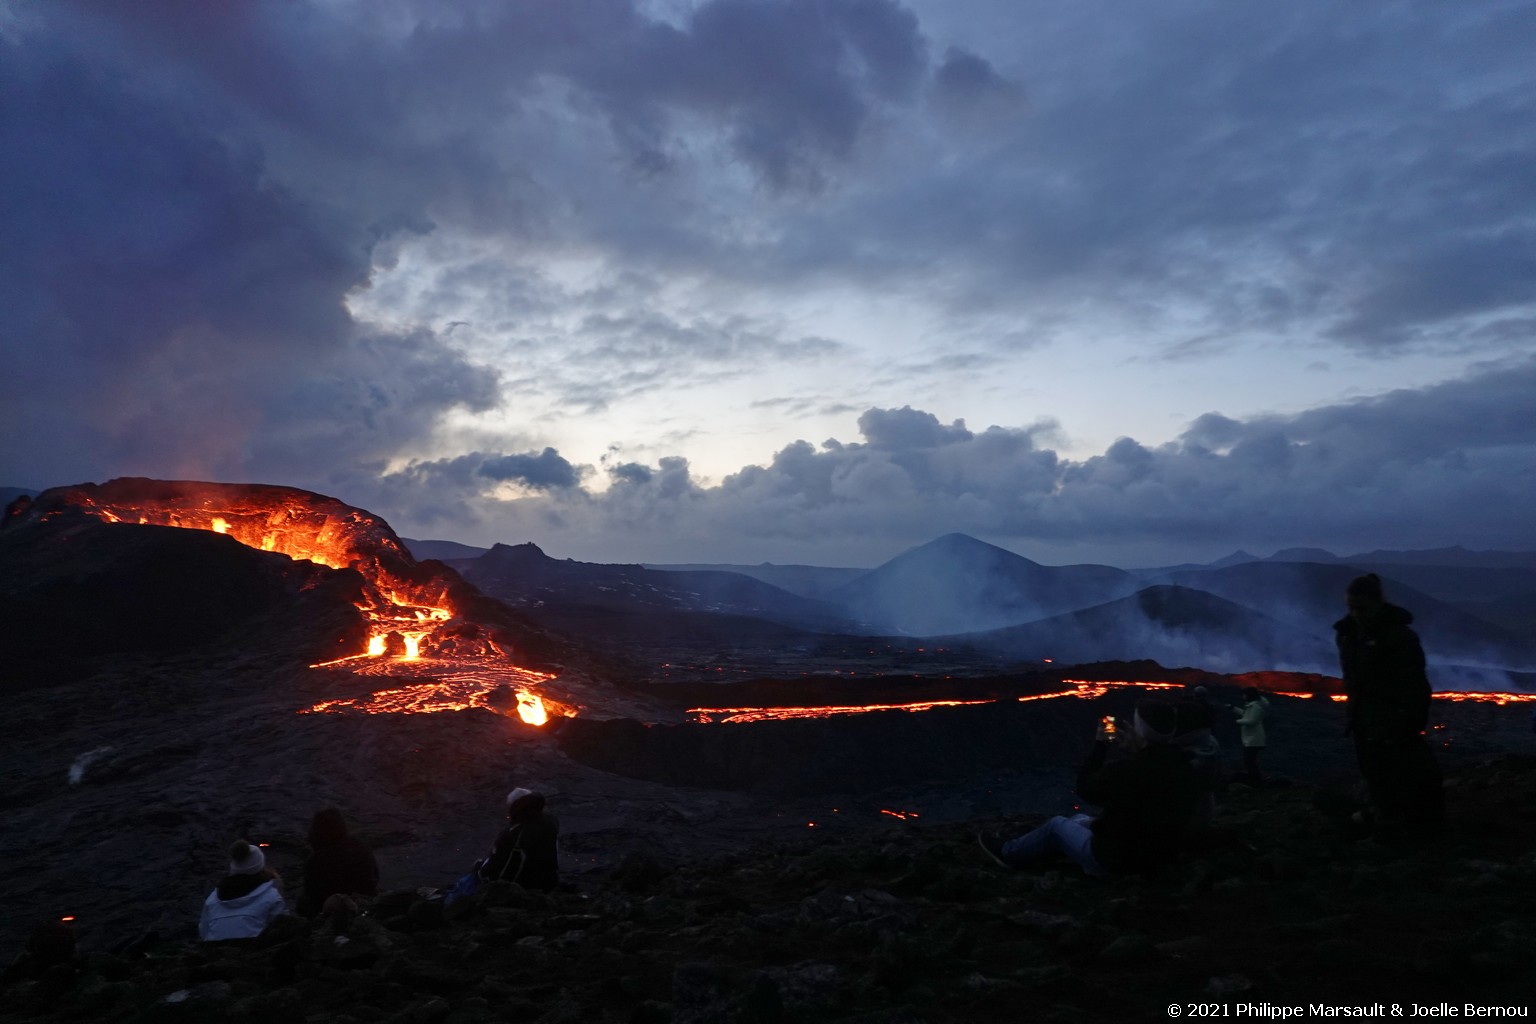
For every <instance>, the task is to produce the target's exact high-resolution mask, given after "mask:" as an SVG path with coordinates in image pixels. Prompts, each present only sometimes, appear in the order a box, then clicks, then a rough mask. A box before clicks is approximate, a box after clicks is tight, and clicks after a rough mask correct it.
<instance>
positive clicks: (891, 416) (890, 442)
mask: <svg viewBox="0 0 1536 1024" xmlns="http://www.w3.org/2000/svg"><path fill="white" fill-rule="evenodd" d="M859 433H861V434H863V435H864V437H865V438H866V439H867V440H868V441H869V443H870V445H871V446H873V447H875V448H890V449H895V450H901V449H907V448H938V447H940V446H942V445H946V444H956V443H958V442H961V441H969V440H970V439H971V438H972V437H974V436H975V435H974V434H972V433H971V432H970V431H969V430H966V429H965V421H964V420H956V421H955V422H953V423H951V424H950V425H949V426H945V425H944V424H942V423H940V422H939V418H938V417H937V416H935V415H934V414H933V413H931V412H923V411H921V410H918V409H914V408H912V407H911V406H903V407H902V408H900V409H870V410H868V411H867V412H865V413H864V415H862V416H860V417H859Z"/></svg>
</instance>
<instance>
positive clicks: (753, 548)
mask: <svg viewBox="0 0 1536 1024" xmlns="http://www.w3.org/2000/svg"><path fill="white" fill-rule="evenodd" d="M1533 392H1536V360H1530V359H1527V360H1525V361H1521V362H1516V363H1511V364H1506V365H1499V366H1490V367H1485V368H1483V369H1482V370H1481V371H1479V372H1477V373H1474V374H1471V375H1469V376H1467V377H1465V378H1462V379H1458V380H1454V381H1450V382H1447V383H1445V384H1441V385H1437V386H1435V387H1431V388H1426V389H1422V390H1418V391H1406V390H1405V391H1395V392H1391V393H1389V394H1386V395H1383V396H1380V397H1376V398H1372V399H1366V400H1359V401H1354V402H1349V403H1345V404H1341V405H1336V406H1329V407H1325V408H1319V409H1314V410H1310V411H1308V412H1305V413H1301V414H1297V415H1292V416H1270V417H1264V418H1258V419H1251V420H1247V421H1238V420H1235V419H1230V418H1228V417H1224V416H1221V415H1219V414H1214V413H1212V414H1208V415H1206V416H1202V417H1200V418H1199V419H1198V420H1196V421H1195V422H1194V423H1192V424H1191V425H1190V426H1189V428H1188V429H1187V430H1186V431H1185V432H1184V433H1183V434H1182V435H1181V436H1180V437H1179V438H1178V439H1177V440H1176V441H1174V442H1170V443H1168V444H1164V445H1160V446H1157V447H1152V448H1149V447H1146V446H1143V445H1141V444H1139V443H1138V442H1136V441H1135V440H1133V439H1131V438H1128V437H1127V438H1121V439H1120V440H1118V441H1116V442H1115V443H1114V444H1112V445H1111V446H1110V447H1109V448H1108V449H1107V450H1106V451H1104V452H1103V453H1102V454H1100V455H1096V456H1093V457H1090V458H1087V459H1082V460H1072V459H1068V458H1065V457H1063V456H1061V455H1060V454H1058V453H1057V452H1056V451H1055V450H1053V449H1052V448H1050V447H1049V446H1048V439H1049V438H1050V437H1051V436H1052V433H1053V430H1054V426H1053V425H1052V424H1049V423H1044V424H1038V425H1036V426H1034V427H1032V428H1020V427H1004V426H990V427H987V428H986V429H984V430H978V431H972V430H970V429H967V428H966V426H965V424H964V423H962V422H956V423H952V424H948V425H945V424H943V423H941V422H940V421H939V420H938V418H937V417H935V416H933V415H932V414H930V413H925V412H922V411H920V410H915V409H912V408H901V409H870V410H867V411H866V412H865V413H864V414H863V415H862V416H861V417H859V430H860V433H861V435H862V437H863V440H861V441H856V442H847V443H844V442H840V441H835V440H829V441H826V442H824V443H823V444H821V445H820V446H815V445H812V444H809V443H807V442H805V441H797V442H795V443H793V444H790V445H788V446H786V447H785V448H783V449H782V450H780V451H779V452H778V453H777V454H776V455H775V456H774V457H773V459H772V461H771V462H770V463H769V464H768V465H766V466H748V467H745V468H743V469H742V470H741V471H740V472H738V473H736V474H734V475H731V476H729V477H727V478H726V479H725V480H723V481H722V482H721V483H720V484H718V485H713V486H710V485H705V484H703V483H701V482H700V481H697V480H695V479H693V477H692V476H691V474H690V472H689V467H688V464H687V462H686V460H684V459H681V458H670V459H663V460H661V461H660V463H659V464H657V465H653V466H652V465H641V464H636V463H624V464H620V465H616V466H612V467H610V468H609V469H608V470H607V472H606V476H607V480H606V481H604V483H606V485H607V486H606V488H605V489H602V490H593V489H589V488H587V487H585V486H576V485H569V486H566V485H563V484H562V485H560V486H550V487H544V488H542V490H541V491H540V493H537V494H522V495H518V496H516V497H514V498H511V499H509V500H507V501H504V502H490V503H487V502H485V501H483V500H482V499H483V497H484V495H485V494H487V493H488V491H489V489H488V488H487V487H486V486H485V482H484V480H483V477H484V476H485V475H486V473H485V467H486V466H493V465H498V464H501V462H502V461H503V460H499V459H495V458H485V457H479V458H480V459H481V461H480V463H479V466H480V468H479V469H478V470H477V472H476V473H474V474H467V475H466V474H464V473H463V472H462V466H461V464H460V463H459V462H458V461H455V462H452V463H439V464H417V465H414V466H412V467H410V468H409V469H408V470H405V471H403V472H401V473H398V474H395V475H393V476H390V477H386V478H385V480H386V483H391V484H395V485H397V486H401V487H402V489H399V490H396V491H394V492H393V493H392V494H391V495H390V500H391V501H392V502H394V503H396V505H397V506H399V507H401V510H402V512H403V513H404V514H405V515H406V516H407V517H408V518H409V519H410V520H411V521H412V522H415V523H420V524H423V525H425V526H427V527H428V528H444V529H447V530H449V531H450V532H453V531H459V532H467V533H470V534H474V535H478V536H481V537H486V538H490V537H496V538H501V539H508V540H511V539H523V538H526V537H536V538H540V543H544V544H549V545H551V546H553V547H555V548H558V547H559V546H560V545H561V544H564V545H569V546H570V547H571V548H572V549H575V550H576V551H577V552H578V553H579V554H581V555H584V556H585V557H589V558H602V557H610V558H617V557H619V555H618V553H617V552H618V550H619V548H617V547H613V545H615V544H622V545H623V546H624V547H625V548H626V549H628V550H631V551H638V552H641V553H643V557H645V558H647V559H649V560H653V561H665V560H678V561H685V560H697V559H700V558H707V557H721V558H723V557H726V556H727V555H728V554H729V550H736V551H737V552H739V554H738V555H737V557H739V558H743V559H746V560H754V561H755V560H759V559H761V558H770V559H778V560H783V559H784V557H785V555H784V553H785V552H795V551H802V552H810V553H814V554H815V555H817V556H820V557H822V558H829V557H830V558H833V559H836V558H837V556H838V555H839V554H840V555H841V556H842V557H841V561H842V563H844V564H846V563H848V562H854V563H861V562H862V563H864V564H872V563H873V562H877V561H880V560H883V559H884V558H886V557H889V556H891V555H894V554H895V553H896V552H897V551H899V550H900V549H901V548H902V547H905V546H907V545H909V544H915V543H918V542H921V541H924V540H927V539H929V538H932V537H934V536H937V535H939V534H941V533H945V532H948V531H960V532H967V533H971V534H974V535H978V536H981V537H984V538H986V539H989V540H993V541H995V542H1000V543H1004V544H1005V545H1007V546H1012V547H1014V548H1016V549H1019V550H1024V551H1026V552H1029V551H1033V552H1035V553H1037V554H1048V553H1050V552H1059V553H1062V554H1071V553H1074V552H1075V553H1078V554H1082V555H1087V556H1089V557H1091V556H1093V555H1094V554H1095V553H1097V554H1099V555H1100V556H1101V557H1113V556H1115V555H1116V554H1119V555H1121V556H1124V555H1126V554H1127V553H1132V552H1151V551H1155V550H1158V549H1163V550H1168V551H1187V552H1202V551H1203V552H1205V553H1207V554H1208V555H1214V554H1220V553H1225V552H1226V551H1229V550H1231V549H1232V548H1235V547H1237V546H1239V545H1249V546H1260V547H1263V546H1265V545H1267V546H1269V547H1272V548H1280V547H1288V546H1304V545H1313V546H1324V545H1327V546H1332V547H1334V548H1335V549H1337V550H1371V549H1375V548H1413V547H1433V546H1441V545H1449V544H1456V543H1460V544H1464V545H1466V546H1468V547H1473V548H1516V549H1533V548H1536V525H1533V522H1532V520H1531V518H1530V516H1529V515H1527V514H1526V512H1525V510H1526V509H1527V508H1528V505H1529V500H1530V497H1531V496H1532V495H1533V494H1536V418H1533V417H1532V416H1531V415H1530V412H1529V410H1530V395H1531V394H1532V393H1533ZM535 461H537V462H539V463H557V464H560V465H561V466H562V467H563V469H569V467H568V466H566V465H565V464H564V463H563V460H559V459H558V458H557V457H556V456H555V454H554V453H553V452H551V451H549V450H547V449H546V450H545V452H544V453H543V454H542V455H541V456H538V457H537V459H535V457H534V456H533V455H532V453H529V454H528V455H523V456H517V457H514V459H513V460H512V464H513V465H519V466H521V465H525V464H527V465H532V464H533V463H534V462H535ZM573 475H575V474H574V473H572V474H562V481H564V480H568V479H569V478H570V476H573ZM594 475H595V474H594ZM407 481H408V482H409V483H410V484H411V485H412V487H413V490H414V493H413V494H411V493H407V492H406V491H405V490H404V489H403V486H402V485H404V484H405V483H406V482H407ZM529 482H530V483H532V481H529ZM595 482H596V481H594V483H595ZM744 538H750V541H744ZM605 545H608V546H607V547H605Z"/></svg>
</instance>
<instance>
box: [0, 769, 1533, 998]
mask: <svg viewBox="0 0 1536 1024" xmlns="http://www.w3.org/2000/svg"><path fill="white" fill-rule="evenodd" d="M1451 782H1452V785H1451V786H1450V792H1451V793H1452V794H1453V800H1452V803H1451V808H1452V815H1453V820H1454V823H1455V825H1456V828H1455V829H1453V831H1452V833H1451V836H1450V837H1449V838H1448V839H1446V840H1444V841H1441V842H1437V843H1433V844H1429V845H1425V846H1421V847H1417V848H1396V847H1388V846H1382V845H1380V844H1378V843H1375V842H1373V841H1371V840H1363V841H1351V840H1349V839H1348V838H1347V836H1346V835H1345V834H1344V833H1343V832H1341V831H1340V830H1339V829H1338V827H1337V823H1336V822H1335V821H1333V820H1332V819H1330V818H1329V817H1328V816H1326V815H1321V814H1319V813H1318V812H1317V811H1316V810H1314V809H1313V804H1314V794H1313V793H1311V792H1310V790H1309V788H1308V787H1304V786H1296V787H1291V788H1286V789H1270V790H1249V789H1241V790H1234V791H1232V792H1231V793H1229V794H1227V796H1226V797H1225V799H1224V802H1223V805H1222V807H1221V809H1220V811H1219V813H1218V816H1217V819H1216V822H1215V827H1214V829H1213V831H1212V832H1211V833H1210V835H1209V836H1208V837H1207V838H1206V840H1205V842H1203V844H1201V845H1200V846H1199V848H1198V849H1196V850H1192V851H1191V854H1190V856H1189V858H1188V859H1187V860H1186V861H1185V862H1184V864H1182V865H1181V866H1179V867H1177V868H1175V869H1173V870H1172V871H1170V872H1169V873H1167V874H1166V875H1164V876H1162V877H1159V878H1156V879H1136V878H1132V879H1122V880H1119V881H1115V882H1110V883H1104V882H1098V881H1094V880H1091V879H1088V878H1086V877H1084V876H1083V875H1081V874H1080V873H1079V872H1076V871H1075V870H1065V869H1047V870H1042V871H1038V872H1005V871H1001V870H999V869H997V868H995V867H994V866H992V865H991V862H990V861H988V860H986V859H985V858H984V856H983V855H982V854H981V853H980V851H978V850H977V849H976V846H975V843H974V839H973V830H974V829H975V828H978V827H985V828H993V829H1000V830H1003V831H1012V830H1015V829H1021V828H1023V827H1026V825H1027V823H1028V822H1027V820H1025V819H1021V818H1018V817H1010V818H1006V819H996V820H985V821H977V822H971V823H961V824H947V825H937V826H923V827H913V826H910V825H908V826H901V827H899V828H893V829H886V830H881V831H878V832H864V833H858V834H847V835H841V836H814V837H812V836H807V837H803V838H800V839H798V840H779V841H776V842H758V843H754V844H751V845H749V846H745V847H743V848H741V849H740V850H737V851H735V852H732V853H728V854H725V855H714V856H704V857H699V858H697V859H695V860H693V861H692V862H690V863H687V864H683V865H681V866H679V868H678V869H677V870H676V871H674V872H673V873H672V874H670V875H669V876H668V877H666V878H665V879H658V880H656V881H655V882H654V883H653V884H652V885H651V887H649V888H648V889H647V891H646V892H645V893H643V894H642V893H633V892H630V891H628V890H627V889H626V888H625V887H623V886H622V885H619V884H617V880H616V879H615V878H613V877H610V876H604V875H601V874H598V875H593V876H591V877H588V878H586V879H584V880H583V882H582V883H581V884H580V885H579V886H571V885H567V886H563V887H562V888H561V889H559V890H557V891H556V892H554V893H551V894H547V895H544V894H519V891H518V890H516V889H515V888H514V887H510V886H502V887H497V888H495V889H494V892H488V893H487V894H486V896H487V899H486V901H485V902H486V904H491V903H496V904H502V905H499V906H494V907H492V906H488V905H487V906H486V907H484V908H483V909H482V911H481V912H480V913H478V914H475V915H469V916H466V917H464V918H463V919H461V920H458V921H453V922H449V923H446V924H445V925H443V926H441V927H435V928H432V929H428V930H414V929H411V928H410V927H409V922H408V920H407V918H406V917H404V916H402V915H401V914H399V913H398V910H399V907H400V906H402V905H406V904H407V903H408V902H410V901H411V900H413V899H414V897H413V895H412V894H410V893H399V894H386V895H384V896H381V897H379V899H378V900H376V901H375V902H374V903H373V905H372V907H371V908H369V912H368V913H367V914H366V915H364V916H357V917H354V918H352V919H351V920H349V921H347V922H345V923H341V924H321V925H319V926H317V927H314V928H313V929H306V928H303V927H293V928H290V927H286V926H285V928H284V929H282V930H281V931H280V933H278V934H273V935H270V936H267V937H263V938H262V939H261V940H257V941H255V942H252V943H231V944H226V945H223V946H201V947H199V946H196V945H188V944H178V943H161V944H159V945H157V946H154V947H152V948H151V949H150V950H149V952H151V953H152V954H153V955H152V956H149V957H132V958H125V957H118V956H111V955H107V954H103V953H100V952H97V951H94V950H91V949H81V950H71V949H69V948H68V944H67V943H63V944H60V943H57V942H54V943H53V944H52V946H50V947H49V948H56V952H55V953H54V954H52V955H51V956H48V957H44V958H39V957H32V958H30V959H24V960H22V961H19V962H18V963H17V964H16V965H14V967H13V968H12V969H11V971H10V972H9V973H8V974H7V976H6V980H5V986H4V991H3V992H0V1000H3V1002H4V1006H5V1014H6V1017H5V1019H6V1020H8V1021H10V1020H14V1021H17V1022H29V1021H45V1020H86V1019H88V1020H92V1021H103V1022H117V1021H149V1020H185V1021H193V1020H207V1019H228V1020H230V1021H231V1022H241V1021H253V1022H254V1021H270V1020H283V1019H290V1020H297V1019H301V1018H302V1019H305V1020H309V1021H318V1022H325V1021H348V1020H350V1021H384V1020H400V1021H462V1022H480V1021H487V1022H488V1021H497V1020H528V1021H573V1022H574V1021H581V1022H593V1024H633V1022H637V1021H654V1022H662V1021H670V1022H673V1024H676V1022H678V1021H694V1022H703V1021H736V1022H748V1021H759V1022H778V1021H796V1022H809V1024H816V1022H845V1024H846V1022H872V1021H882V1022H887V1024H891V1022H898V1021H914V1022H955V1024H961V1022H963V1024H973V1022H987V1021H1009V1022H1012V1021H1017V1020H1020V1019H1022V1018H1024V1017H1030V1018H1033V1017H1037V1016H1040V1017H1045V1018H1047V1019H1063V1020H1079V1021H1091V1022H1099V1021H1103V1022H1115V1024H1118V1022H1121V1021H1125V1020H1140V1019H1145V1018H1146V1016H1147V1014H1149V1013H1154V1012H1155V1013H1156V1014H1157V1015H1158V1016H1160V1017H1161V1016H1163V1015H1164V1014H1165V1012H1166V1011H1165V1010H1164V1008H1165V1007H1167V1006H1168V1005H1169V1004H1174V1003H1177V1004H1180V1005H1184V1004H1187V1003H1191V1002H1204V1003H1213V1004H1214V1003H1219V1004H1226V1005H1228V1006H1232V1005H1234V1004H1235V1003H1237V1002H1245V1003H1250V1004H1257V1003H1269V1004H1271V1005H1305V1004H1308V1003H1319V1002H1321V1003H1326V1004H1334V1005H1349V1006H1358V1005H1369V1004H1371V1003H1373V1002H1377V1001H1380V1002H1384V1003H1386V1004H1387V1005H1389V1006H1390V1005H1391V1003H1393V1002H1397V1003H1398V1004H1399V1005H1406V1004H1407V1003H1409V1002H1416V1003H1419V1004H1422V1005H1429V1006H1435V1005H1438V1004H1439V1003H1441V1002H1448V1003H1451V1004H1453V1005H1459V1004H1462V1003H1466V1002H1472V1003H1476V1004H1479V1005H1482V1006H1499V1007H1515V1008H1527V1009H1528V1002H1529V980H1528V969H1527V967H1528V965H1527V964H1526V963H1525V960H1524V958H1525V956H1526V954H1527V951H1528V950H1529V948H1530V945H1531V943H1532V942H1533V941H1536V930H1533V926H1532V924H1531V921H1532V920H1533V919H1536V895H1533V893H1536V884H1533V883H1536V858H1533V856H1532V854H1531V852H1530V851H1531V849H1532V847H1533V845H1536V818H1532V817H1531V816H1530V815H1529V814H1528V813H1526V810H1527V809H1528V807H1529V806H1530V805H1531V804H1532V802H1533V801H1536V758H1533V757H1531V756H1508V755H1506V756H1501V757H1496V758H1491V759H1483V760H1479V761H1477V762H1475V763H1470V764H1467V765H1465V766H1464V767H1463V769H1462V770H1461V771H1460V772H1459V773H1458V774H1455V775H1453V776H1452V778H1451ZM1277 859H1284V860H1288V861H1290V862H1292V863H1294V864H1295V865H1297V870H1296V871H1295V872H1294V873H1293V875H1292V877H1289V878H1277V877H1275V876H1274V875H1273V874H1272V873H1271V872H1270V870H1269V865H1270V864H1271V863H1273V862H1274V861H1275V860H1277ZM918 863H926V864H931V865H934V866H935V870H933V871H931V872H927V873H926V874H924V873H920V872H914V871H913V870H912V868H913V865H914V864H918ZM960 879H963V880H965V882H966V884H965V885H957V884H955V882H956V881H957V880H960ZM295 924H297V923H295ZM46 944H47V943H45V942H41V941H40V948H41V946H42V945H46ZM1229 1012H1230V1011H1229Z"/></svg>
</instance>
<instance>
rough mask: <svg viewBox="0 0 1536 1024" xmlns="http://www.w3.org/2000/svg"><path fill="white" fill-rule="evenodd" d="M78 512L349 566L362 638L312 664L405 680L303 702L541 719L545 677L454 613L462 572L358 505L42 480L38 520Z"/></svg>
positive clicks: (233, 491)
mask: <svg viewBox="0 0 1536 1024" xmlns="http://www.w3.org/2000/svg"><path fill="white" fill-rule="evenodd" d="M78 513H85V514H88V515H91V516H94V517H96V518H98V519H101V520H103V521H105V522H109V523H138V524H140V525H147V526H170V527H178V528H181V529H192V530H210V531H212V532H214V533H217V534H221V535H223V536H226V537H229V538H230V539H231V540H235V541H238V542H239V543H241V544H244V545H246V546H247V547H251V548H256V549H258V550H261V551H271V552H276V553H278V554H283V555H287V556H288V557H290V558H293V559H295V560H308V561H311V562H316V563H318V564H320V565H325V566H329V567H330V568H332V569H346V570H352V571H355V572H356V573H357V574H358V579H359V584H360V586H359V589H358V596H357V597H356V599H355V603H356V605H357V608H358V609H359V610H360V611H361V612H362V613H363V615H364V617H365V618H366V620H367V623H368V629H367V639H366V646H365V647H364V648H363V649H362V650H360V651H358V652H357V653H356V654H351V655H347V656H346V657H342V658H337V659H334V660H332V661H328V662H323V663H321V664H320V665H316V666H312V667H315V668H323V667H340V668H345V669H347V670H348V671H350V672H352V673H354V674H356V675H363V676H385V677H388V678H389V679H391V680H402V677H403V680H413V682H411V683H410V685H407V686H403V687H398V688H393V689H387V690H381V691H379V692H376V693H373V694H371V695H368V696H365V697H358V698H348V699H341V700H330V701H321V702H320V703H318V704H315V705H314V706H313V707H311V708H309V709H308V710H309V711H312V712H326V711H342V710H362V711H368V712H411V713H423V712H432V711H454V710H462V709H465V708H471V707H484V708H488V709H491V710H495V711H497V712H498V713H500V712H501V707H499V706H498V705H504V706H510V705H511V704H512V696H511V695H512V694H513V693H516V694H517V697H516V706H517V709H518V714H519V717H521V718H522V720H523V721H525V722H529V723H532V724H543V723H544V722H545V721H547V720H548V712H547V711H546V710H545V705H544V703H543V702H542V701H541V700H540V699H539V697H537V696H535V695H533V694H531V693H529V692H528V689H529V688H530V687H536V686H538V685H539V684H541V683H543V682H545V681H547V680H549V679H551V678H553V676H552V675H550V674H547V673H543V672H536V671H533V670H531V669H526V668H522V667H520V666H517V665H515V664H513V663H512V661H511V658H510V656H509V654H508V652H507V651H506V650H504V649H503V648H502V647H501V646H499V645H498V644H497V643H496V641H495V640H493V639H491V634H490V633H488V632H487V631H485V630H484V629H483V628H482V627H481V626H480V625H478V624H476V623H474V622H470V621H466V620H464V619H463V618H461V617H460V616H459V610H458V609H457V608H456V607H455V604H454V601H453V597H452V593H454V592H455V588H462V587H463V586H464V584H463V583H462V581H460V580H459V579H458V577H457V576H456V575H455V574H453V573H452V572H451V571H449V570H446V569H444V568H442V567H440V566H439V567H436V568H433V567H431V566H422V565H418V564H417V562H416V560H415V559H414V558H413V557H412V556H411V554H410V552H409V551H407V550H406V548H405V545H404V544H402V543H401V541H400V539H399V537H397V536H396V535H395V532H394V531H393V530H392V529H390V527H389V524H388V523H386V522H384V521H383V520H382V519H380V518H378V517H377V516H374V515H372V514H370V513H368V512H366V511H364V510H363V509H359V508H354V507H352V506H350V505H346V504H344V503H342V502H340V501H338V500H336V499H335V498H329V497H326V496H325V495H321V494H314V493H312V492H309V491H303V490H298V489H296V488H290V487H273V486H267V485H262V484H216V483H202V482H194V481H175V480H147V479H141V478H124V479H119V480H113V481H109V482H108V483H106V484H101V485H97V484H81V485H78V486H74V487H59V488H54V489H52V490H50V491H46V492H44V494H42V495H40V496H39V497H38V500H37V502H36V503H35V504H34V506H33V513H32V514H34V515H35V516H36V517H37V518H39V519H42V520H48V519H52V518H55V517H57V516H63V515H69V514H78ZM359 642H360V643H361V642H362V641H361V640H360V641H359ZM553 707H555V708H556V709H557V713H559V714H573V713H574V709H572V708H567V707H564V706H563V705H553Z"/></svg>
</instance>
